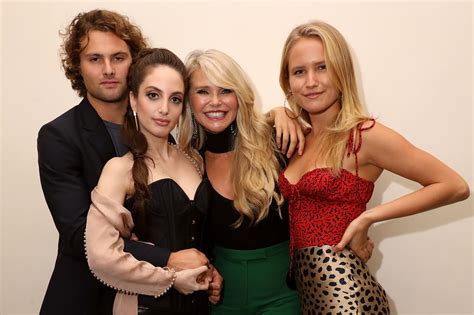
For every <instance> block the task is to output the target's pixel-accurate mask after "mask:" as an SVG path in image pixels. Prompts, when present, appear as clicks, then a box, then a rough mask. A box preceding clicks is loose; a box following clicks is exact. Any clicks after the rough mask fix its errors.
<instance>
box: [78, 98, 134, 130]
mask: <svg viewBox="0 0 474 315" xmlns="http://www.w3.org/2000/svg"><path fill="white" fill-rule="evenodd" d="M87 99H88V100H89V103H90V104H91V105H92V107H93V108H94V109H95V111H96V112H97V114H98V115H99V117H100V118H101V119H102V120H105V121H109V122H112V123H115V124H118V125H121V124H123V120H124V117H125V113H126V111H127V104H128V99H127V98H125V99H123V100H120V101H117V102H104V101H101V100H98V99H97V98H95V97H93V96H91V95H90V94H89V93H88V94H87Z"/></svg>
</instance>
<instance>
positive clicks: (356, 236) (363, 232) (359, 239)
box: [334, 214, 374, 263]
mask: <svg viewBox="0 0 474 315" xmlns="http://www.w3.org/2000/svg"><path fill="white" fill-rule="evenodd" d="M370 225H371V223H370V222H369V221H368V220H367V219H366V218H365V217H364V215H363V214H361V215H360V216H359V217H358V218H356V219H355V220H354V221H352V222H351V224H349V226H348V227H347V229H346V231H345V232H344V235H343V236H342V238H341V241H340V242H339V243H338V244H337V245H336V246H335V247H334V251H335V252H336V253H337V252H340V251H342V250H343V249H344V248H346V247H347V248H349V250H350V251H351V252H352V253H353V254H354V255H356V256H358V257H359V258H360V259H361V260H362V261H363V262H364V263H366V262H367V261H368V260H369V259H370V257H371V256H372V252H373V250H374V243H373V242H372V241H371V240H370V238H369V237H368V232H369V227H370Z"/></svg>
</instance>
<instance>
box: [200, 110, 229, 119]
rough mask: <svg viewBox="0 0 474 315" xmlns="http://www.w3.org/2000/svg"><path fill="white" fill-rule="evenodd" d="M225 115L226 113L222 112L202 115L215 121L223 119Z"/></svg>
mask: <svg viewBox="0 0 474 315" xmlns="http://www.w3.org/2000/svg"><path fill="white" fill-rule="evenodd" d="M225 114H226V112H222V111H219V112H207V113H204V115H206V117H207V118H209V119H216V120H217V119H222V118H224V116H225Z"/></svg>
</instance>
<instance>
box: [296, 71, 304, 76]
mask: <svg viewBox="0 0 474 315" xmlns="http://www.w3.org/2000/svg"><path fill="white" fill-rule="evenodd" d="M303 73H304V70H303V69H297V70H295V71H293V75H296V76H298V75H302V74H303Z"/></svg>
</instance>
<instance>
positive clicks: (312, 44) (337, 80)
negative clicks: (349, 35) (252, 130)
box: [279, 21, 469, 314]
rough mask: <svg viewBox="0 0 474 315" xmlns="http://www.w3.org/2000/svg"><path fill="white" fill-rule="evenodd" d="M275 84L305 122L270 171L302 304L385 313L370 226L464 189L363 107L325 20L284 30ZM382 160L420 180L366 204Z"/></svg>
mask: <svg viewBox="0 0 474 315" xmlns="http://www.w3.org/2000/svg"><path fill="white" fill-rule="evenodd" d="M280 85H281V87H282V89H283V91H284V93H285V94H286V96H287V99H288V103H289V105H290V107H291V109H292V110H293V112H294V113H296V114H298V115H299V117H300V118H301V119H303V120H304V121H305V122H306V123H308V124H310V125H311V127H312V130H311V132H310V133H309V134H308V135H307V136H306V141H305V151H304V153H303V154H302V155H295V156H293V157H292V159H291V160H290V162H289V165H288V167H287V169H286V170H285V171H284V172H282V173H281V174H280V177H279V186H280V189H281V192H282V194H283V196H284V197H285V198H286V199H287V200H288V202H289V212H290V235H291V237H290V240H291V242H290V243H291V249H292V253H293V256H292V257H293V262H292V263H293V267H294V273H295V277H296V285H297V288H298V291H299V295H300V301H301V310H302V313H303V314H312V313H313V312H314V311H317V312H318V313H319V312H320V313H324V314H326V313H327V312H329V313H333V314H336V313H339V312H340V313H341V314H342V313H344V312H346V313H347V312H349V313H351V314H353V313H356V312H357V313H364V314H369V313H370V314H388V313H389V312H390V310H389V304H388V301H387V298H386V295H385V291H384V290H383V288H382V287H381V286H380V285H379V284H378V283H377V281H376V280H375V279H374V277H373V276H372V275H371V274H370V272H369V270H368V268H367V266H366V265H365V263H364V261H365V260H366V259H368V257H369V256H370V253H369V252H366V254H365V257H364V251H366V250H365V248H367V246H366V245H367V242H368V239H367V233H368V230H369V228H370V226H371V225H372V224H374V223H375V222H380V221H384V220H389V219H394V218H398V217H403V216H408V215H413V214H416V213H420V212H423V211H427V210H430V209H433V208H436V207H440V206H443V205H447V204H450V203H453V202H457V201H460V200H463V199H466V198H467V197H468V196H469V188H468V186H467V184H466V182H465V181H464V180H463V179H462V178H461V177H460V176H459V175H458V174H457V173H456V172H454V171H453V170H452V169H451V168H449V167H448V166H446V165H445V164H443V163H442V162H440V161H439V160H437V159H436V158H435V157H433V156H432V155H430V154H428V153H427V152H424V151H423V150H421V149H419V148H417V147H415V146H413V145H412V144H411V143H409V142H408V141H407V140H406V139H405V138H403V137H402V136H401V135H400V134H398V133H397V132H395V131H394V130H392V129H389V128H388V127H386V126H384V125H382V124H381V123H379V122H375V120H374V119H372V118H370V117H369V116H367V115H366V114H365V113H364V111H363V109H362V104H361V102H360V98H359V94H358V91H357V84H356V80H355V75H354V67H353V63H352V58H351V55H350V52H349V48H348V45H347V43H346V41H345V39H344V38H343V36H342V35H341V34H340V33H339V32H338V31H337V30H336V29H335V28H334V27H332V26H331V25H328V24H326V23H324V22H319V21H316V22H311V23H307V24H303V25H300V26H298V27H296V28H295V29H293V30H292V31H291V33H290V35H289V36H288V38H287V40H286V43H285V45H284V48H283V54H282V61H281V69H280ZM385 169H386V170H389V171H391V172H393V173H396V174H398V175H400V176H403V177H405V178H407V179H411V180H413V181H416V182H418V183H420V184H421V185H422V186H423V187H422V188H421V189H419V190H417V191H415V192H412V193H409V194H407V195H404V196H401V197H400V198H397V199H395V200H392V201H390V202H387V203H384V204H381V205H378V206H376V207H374V208H372V209H368V210H366V204H367V202H368V201H369V200H370V197H371V196H372V192H373V188H374V182H375V181H376V180H377V178H378V177H379V176H380V174H381V173H382V172H383V170H385ZM346 247H349V248H351V249H352V250H355V251H356V252H358V253H361V255H359V256H361V258H362V259H359V258H358V257H356V256H355V255H353V254H352V253H351V252H350V251H349V250H348V249H346Z"/></svg>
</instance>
